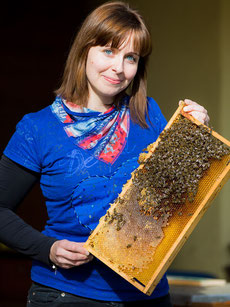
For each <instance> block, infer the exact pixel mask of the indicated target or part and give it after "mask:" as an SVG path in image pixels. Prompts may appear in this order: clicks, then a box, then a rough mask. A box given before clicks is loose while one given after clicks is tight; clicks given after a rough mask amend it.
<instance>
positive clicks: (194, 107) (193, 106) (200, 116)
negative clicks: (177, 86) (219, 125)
mask: <svg viewBox="0 0 230 307" xmlns="http://www.w3.org/2000/svg"><path fill="white" fill-rule="evenodd" d="M184 102H185V103H186V106H185V107H184V108H183V111H184V112H187V113H188V114H191V115H192V116H193V117H194V118H195V119H197V120H199V121H200V122H201V123H202V124H205V125H208V123H209V120H210V118H209V116H208V112H207V110H206V109H205V108H204V107H202V106H201V105H199V104H198V103H196V102H195V101H192V100H190V99H184ZM181 103H182V100H180V101H179V104H181Z"/></svg>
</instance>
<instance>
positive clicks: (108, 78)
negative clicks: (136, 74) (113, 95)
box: [103, 75, 122, 84]
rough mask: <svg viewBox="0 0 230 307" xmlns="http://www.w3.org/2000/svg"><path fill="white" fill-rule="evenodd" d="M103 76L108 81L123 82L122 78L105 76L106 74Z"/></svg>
mask: <svg viewBox="0 0 230 307" xmlns="http://www.w3.org/2000/svg"><path fill="white" fill-rule="evenodd" d="M103 77H104V79H105V80H106V81H108V82H109V83H111V84H120V83H121V82H122V80H120V79H114V78H111V77H108V76H104V75H103Z"/></svg>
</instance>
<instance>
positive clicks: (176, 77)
mask: <svg viewBox="0 0 230 307" xmlns="http://www.w3.org/2000/svg"><path fill="white" fill-rule="evenodd" d="M128 2H129V3H130V4H131V5H132V6H134V7H136V8H137V9H138V10H139V11H140V12H141V13H142V14H143V15H144V17H145V19H146V20H147V21H148V24H149V25H150V27H151V31H152V37H153V41H154V51H153V54H152V58H151V61H150V66H149V78H148V81H149V82H148V94H149V95H150V96H152V97H154V98H155V99H156V100H157V102H158V103H159V105H160V106H161V109H162V111H163V113H164V114H165V116H166V118H167V119H169V118H170V117H171V115H172V114H173V112H174V111H175V110H176V108H177V102H178V100H179V99H181V98H187V97H189V98H191V99H194V100H196V101H197V102H199V103H200V104H202V105H204V106H205V107H206V108H207V109H208V111H209V115H210V117H211V125H212V126H213V127H214V130H216V131H217V132H219V133H221V134H222V135H223V136H225V137H228V138H229V132H230V129H229V116H230V112H229V106H230V103H229V100H230V86H228V85H229V84H230V41H229V37H230V1H229V0H193V1H189V0H174V1H171V0H161V1H160V0H157V1H154V0H149V1H148V0H144V1H143V0H129V1H128ZM227 110H228V114H227ZM229 190H230V189H229V184H228V185H226V186H225V187H224V190H223V191H222V192H221V194H220V195H219V196H218V197H217V199H216V200H215V201H214V202H213V203H212V206H211V208H210V209H209V210H208V212H207V213H206V214H205V216H204V217H203V218H202V220H201V221H200V223H199V224H198V226H197V227H196V229H195V230H194V232H193V233H192V235H191V237H190V238H189V240H188V242H187V243H186V244H185V245H184V247H183V248H182V250H181V251H180V253H179V254H178V256H177V257H176V259H175V260H174V262H173V264H172V268H174V269H180V270H181V269H183V270H201V271H207V272H210V273H213V274H215V275H218V276H223V267H224V265H225V264H226V263H228V262H229V264H230V256H229V255H227V254H226V245H227V244H228V242H229V241H230V236H229V235H228V234H230V222H229V221H228V220H229V218H230V209H229V204H228V202H229V201H228V199H229V198H230V195H229ZM228 259H229V260H228Z"/></svg>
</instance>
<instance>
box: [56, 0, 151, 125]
mask: <svg viewBox="0 0 230 307" xmlns="http://www.w3.org/2000/svg"><path fill="white" fill-rule="evenodd" d="M130 33H132V34H134V35H133V37H134V49H135V51H136V52H138V53H139V55H140V59H139V63H138V69H137V73H136V75H135V77H134V79H133V81H132V82H131V84H130V86H129V94H130V102H129V108H130V114H131V118H132V120H133V121H134V122H136V123H138V124H139V125H141V126H142V127H148V125H147V123H146V120H145V115H146V112H147V99H146V96H147V80H146V79H147V76H146V64H147V61H148V57H149V55H150V53H151V49H152V46H151V36H150V32H149V30H148V29H147V26H146V24H145V22H144V21H143V18H142V16H141V15H140V14H139V13H138V12H137V11H136V10H133V9H131V8H130V7H129V5H128V4H127V3H124V2H120V1H115V2H114V1H112V2H106V3H105V4H103V5H101V6H99V7H98V8H96V9H95V10H94V11H93V12H92V13H91V14H89V15H88V17H87V18H86V19H85V21H84V22H83V24H82V26H81V28H80V30H79V31H78V33H77V35H76V38H75V40H74V42H73V45H72V47H71V49H70V52H69V56H68V58H67V62H66V66H65V70H64V74H63V78H62V83H61V86H60V87H59V88H58V89H57V90H56V91H55V93H56V94H57V95H61V96H62V97H63V98H65V99H67V100H68V101H72V102H75V103H76V104H78V105H86V103H87V99H88V94H89V92H88V83H87V76H86V61H87V56H88V52H89V49H90V48H91V47H93V46H105V45H107V44H111V47H112V48H119V46H121V45H122V43H123V42H124V41H125V39H126V37H127V35H128V34H130ZM124 94H125V91H123V92H121V93H119V94H118V95H117V97H115V101H114V103H115V104H116V105H118V104H119V101H120V98H121V97H122V96H124Z"/></svg>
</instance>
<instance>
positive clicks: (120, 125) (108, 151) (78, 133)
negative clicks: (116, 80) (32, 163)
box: [51, 96, 130, 164]
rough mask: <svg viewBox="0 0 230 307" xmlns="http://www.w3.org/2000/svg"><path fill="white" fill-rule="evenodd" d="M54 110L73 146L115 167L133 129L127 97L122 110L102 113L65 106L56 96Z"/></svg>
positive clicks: (69, 103)
mask: <svg viewBox="0 0 230 307" xmlns="http://www.w3.org/2000/svg"><path fill="white" fill-rule="evenodd" d="M51 110H52V112H53V113H54V114H55V115H56V117H57V118H58V119H59V120H60V122H61V123H63V124H64V126H63V127H64V130H65V132H66V134H67V135H68V137H70V138H71V139H72V140H73V141H74V144H75V145H77V146H79V147H81V148H82V149H84V150H87V151H88V153H89V154H91V155H93V156H94V157H95V158H96V159H98V160H101V161H103V162H105V163H107V164H113V163H114V162H115V161H116V160H117V158H118V157H119V155H120V154H121V153H122V151H123V149H124V147H125V144H126V142H127V138H128V134H129V125H130V113H129V108H128V97H125V98H124V99H123V103H122V104H121V106H120V108H119V109H118V108H116V107H115V106H112V107H111V108H110V109H108V110H107V111H106V112H103V113H101V112H96V111H93V110H90V109H87V108H85V107H82V106H78V105H75V104H73V103H71V102H64V100H62V98H61V97H60V96H57V97H56V99H55V101H54V102H53V104H52V105H51ZM73 110H74V111H73Z"/></svg>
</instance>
